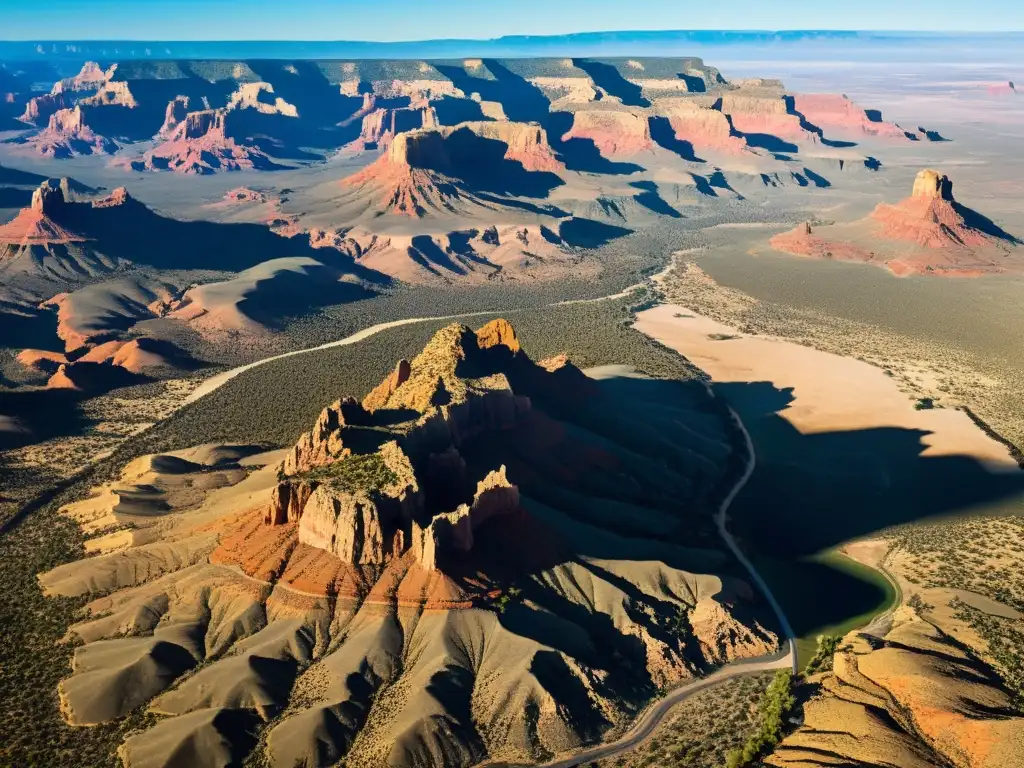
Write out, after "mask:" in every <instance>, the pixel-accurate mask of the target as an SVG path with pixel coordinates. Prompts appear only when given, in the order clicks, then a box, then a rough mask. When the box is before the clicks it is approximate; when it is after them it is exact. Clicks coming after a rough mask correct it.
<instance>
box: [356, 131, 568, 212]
mask: <svg viewBox="0 0 1024 768" xmlns="http://www.w3.org/2000/svg"><path fill="white" fill-rule="evenodd" d="M562 167H563V166H562V165H561V163H559V161H558V160H557V159H556V158H555V156H554V154H553V152H552V150H551V146H550V144H549V143H548V139H547V134H546V132H545V131H544V129H543V128H541V127H540V126H539V125H536V124H528V123H509V122H504V123H503V122H477V123H462V124H460V125H458V126H455V127H452V128H448V127H438V128H430V129H420V130H416V131H408V132H405V133H400V134H398V135H397V136H395V137H394V140H393V141H392V142H391V144H390V146H389V147H388V149H387V151H386V152H385V153H384V154H383V155H382V156H381V157H380V158H378V159H377V160H376V161H374V162H373V163H371V164H370V165H369V166H367V167H366V168H364V169H363V170H362V171H360V172H358V173H357V174H355V175H353V176H350V177H348V178H346V179H344V180H343V182H342V183H343V185H344V186H346V187H349V188H351V189H355V190H358V191H359V193H360V195H367V196H369V197H368V202H369V204H370V205H374V206H375V207H376V208H377V210H379V212H380V213H396V214H402V215H406V216H414V217H422V216H425V215H427V214H428V213H431V212H433V213H444V212H448V213H455V212H457V211H460V210H466V209H467V208H470V209H471V208H491V209H493V208H495V207H496V205H497V203H496V202H495V201H490V200H485V199H483V198H482V197H481V196H480V194H481V193H487V192H491V193H496V194H507V195H511V196H527V197H544V196H546V195H547V193H548V192H549V191H550V190H551V189H553V188H554V187H556V186H559V185H561V184H562V183H563V182H562V180H561V179H560V178H559V177H558V176H557V175H555V173H554V171H557V170H560V169H561V168H562Z"/></svg>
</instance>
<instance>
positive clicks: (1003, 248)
mask: <svg viewBox="0 0 1024 768" xmlns="http://www.w3.org/2000/svg"><path fill="white" fill-rule="evenodd" d="M770 243H771V246H772V247H773V248H775V249H776V250H779V251H783V252H786V253H791V254H794V255H799V256H814V257H818V258H829V259H837V260H843V261H863V262H868V263H873V264H878V265H880V266H885V267H886V268H888V269H889V271H891V272H893V273H895V274H898V275H908V274H937V275H954V276H955V275H959V276H971V275H978V274H984V273H986V272H1002V271H1005V269H1007V268H1010V267H1013V266H1015V262H1007V261H1006V258H1005V256H1006V254H1007V253H1009V252H1010V249H1011V248H1013V247H1014V246H1017V245H1020V241H1019V240H1018V239H1017V238H1016V237H1014V236H1013V235H1010V234H1009V233H1007V232H1005V231H1004V230H1002V229H1000V228H999V227H998V226H997V225H996V224H994V223H993V222H992V221H990V220H989V219H987V218H985V217H984V216H982V215H981V214H979V213H977V212H976V211H972V210H971V209H969V208H967V207H965V206H963V205H961V204H960V203H958V202H957V201H956V200H955V199H954V197H953V184H952V182H951V181H950V179H949V177H947V176H945V175H943V174H941V173H939V172H938V171H934V170H923V171H921V172H920V173H918V174H917V177H916V178H915V179H914V185H913V188H912V190H911V195H910V197H908V198H906V199H905V200H902V201H901V202H899V203H896V204H893V205H890V204H887V203H880V204H879V205H878V206H877V207H876V208H875V210H874V211H873V212H872V213H871V215H870V216H868V217H867V218H866V219H863V220H862V221H859V222H854V223H852V224H838V225H830V226H824V227H812V225H811V224H810V223H807V224H803V225H801V226H799V227H797V228H796V229H794V230H792V231H791V232H786V233H783V234H779V235H775V236H774V237H772V238H771V241H770Z"/></svg>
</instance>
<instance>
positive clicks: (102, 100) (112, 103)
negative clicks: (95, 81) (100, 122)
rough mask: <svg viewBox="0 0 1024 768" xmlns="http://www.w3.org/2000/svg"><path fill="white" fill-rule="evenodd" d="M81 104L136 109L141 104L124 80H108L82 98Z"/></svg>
mask: <svg viewBox="0 0 1024 768" xmlns="http://www.w3.org/2000/svg"><path fill="white" fill-rule="evenodd" d="M79 103H80V104H86V105H89V106H93V107H127V108H128V109H135V108H136V107H137V106H139V102H138V101H136V99H135V95H134V94H133V93H132V91H131V88H130V87H129V85H128V83H127V82H126V81H124V80H106V81H104V82H103V83H102V84H101V85H100V88H99V90H97V91H96V93H94V94H93V95H92V96H87V97H86V98H84V99H82V100H81V101H80V102H79Z"/></svg>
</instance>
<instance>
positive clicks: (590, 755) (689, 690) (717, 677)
mask: <svg viewBox="0 0 1024 768" xmlns="http://www.w3.org/2000/svg"><path fill="white" fill-rule="evenodd" d="M729 414H730V415H731V416H732V418H733V420H734V422H735V425H736V427H737V428H738V429H739V431H740V434H741V435H742V436H743V442H744V443H745V445H746V450H747V463H746V466H745V467H744V469H743V474H742V475H741V476H740V478H739V480H737V481H736V483H735V485H733V487H732V489H731V490H730V491H729V493H728V495H726V497H725V498H724V499H723V500H722V503H721V505H719V507H718V512H717V513H716V514H715V525H716V526H717V528H718V533H719V535H720V536H721V537H722V540H723V541H724V542H725V545H726V546H727V547H728V548H729V550H730V551H731V552H732V553H733V555H735V556H736V559H737V560H739V562H740V563H741V564H742V565H743V567H744V568H745V569H746V570H747V573H748V574H749V576H750V578H751V580H752V581H753V582H754V583H755V584H756V585H757V586H758V588H759V589H760V590H761V592H762V594H764V596H765V599H766V600H767V601H768V604H769V605H770V606H771V608H772V610H773V611H774V612H775V616H776V619H777V620H778V623H779V627H780V629H781V630H782V633H783V635H784V638H785V645H784V647H783V648H782V649H780V650H779V651H778V653H775V654H773V655H771V656H759V657H758V658H755V659H742V660H740V661H734V662H732V663H730V664H726V665H725V666H723V667H720V668H719V669H717V670H715V671H714V672H712V673H711V674H710V675H707V676H705V677H702V678H700V679H699V680H693V681H691V682H689V683H686V684H685V685H681V686H679V687H678V688H674V689H672V690H671V691H670V692H669V693H668V694H667V695H666V696H665V697H664V698H662V699H658V700H657V701H656V702H654V703H652V704H651V705H650V706H649V707H648V708H647V709H646V710H644V712H643V713H641V715H640V716H639V717H638V718H637V719H636V721H635V722H634V723H633V725H632V726H631V727H630V729H629V730H628V731H626V733H625V734H623V735H622V736H621V737H620V738H618V739H616V740H615V741H612V742H608V743H606V744H598V745H596V746H593V747H589V748H588V749H585V750H583V751H581V752H577V753H576V754H575V755H573V756H572V757H563V758H559V759H557V760H553V761H550V762H547V763H538V764H536V766H535V768H574V766H579V765H582V764H584V763H589V762H592V761H594V760H603V759H605V758H609V757H615V756H616V755H620V754H622V753H623V752H628V751H630V750H631V749H634V748H635V747H636V746H637V745H639V744H640V743H642V742H643V741H645V740H646V739H648V738H649V737H650V736H651V735H652V734H653V733H654V731H655V729H656V728H657V727H658V726H659V725H660V724H661V721H662V720H664V718H665V715H667V714H668V713H669V712H671V711H672V709H673V708H674V707H675V706H676V705H678V704H680V703H682V702H683V701H685V700H686V699H688V698H689V697H690V696H692V695H693V694H695V693H698V692H700V691H703V690H706V689H708V688H711V687H713V686H716V685H718V684H719V683H723V682H725V681H726V680H729V679H731V678H734V677H739V676H740V675H752V674H756V673H758V672H767V671H770V670H774V669H789V670H790V671H792V672H793V673H796V671H797V656H796V638H795V637H794V636H793V629H792V627H791V626H790V624H789V620H788V619H787V618H786V614H785V613H784V612H783V610H782V606H781V605H779V602H778V601H777V600H776V599H775V596H774V595H773V594H772V591H771V589H769V588H768V584H767V583H766V582H765V580H764V579H763V578H761V574H759V573H758V572H757V569H756V568H754V564H753V563H751V562H750V560H749V558H747V556H746V555H745V554H743V551H742V550H741V549H740V548H739V546H738V545H737V544H736V541H735V540H734V539H733V537H732V534H731V533H729V529H728V527H727V526H726V520H727V517H728V512H729V507H730V506H731V505H732V502H733V501H734V500H735V499H736V496H737V495H739V492H740V491H741V490H743V487H744V486H745V485H746V484H747V481H748V480H749V479H750V476H751V475H752V474H753V473H754V467H755V464H756V458H755V455H754V444H753V442H752V441H751V439H750V433H749V432H747V428H746V427H745V426H744V425H743V421H742V420H741V419H740V417H739V415H738V414H737V413H736V411H734V410H733V409H732V408H729ZM477 768H525V767H524V766H523V765H522V764H518V763H506V762H485V763H480V764H478V766H477Z"/></svg>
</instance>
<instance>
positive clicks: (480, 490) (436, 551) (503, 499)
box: [412, 466, 522, 571]
mask: <svg viewBox="0 0 1024 768" xmlns="http://www.w3.org/2000/svg"><path fill="white" fill-rule="evenodd" d="M521 511H522V510H521V508H520V506H519V489H518V488H516V486H514V485H513V484H512V483H510V482H509V481H508V477H506V474H505V467H504V466H502V467H501V468H500V469H498V470H495V471H492V472H490V473H489V474H488V475H487V477H485V478H484V479H483V480H481V481H480V482H479V483H477V487H476V493H475V494H474V495H473V501H472V503H471V504H462V505H460V506H459V507H458V509H456V510H455V511H454V512H446V513H444V514H440V515H437V516H435V517H434V518H433V519H432V520H431V521H430V523H429V524H428V525H427V526H426V527H425V528H421V527H420V526H419V524H418V523H416V522H414V523H413V526H412V551H413V554H414V555H415V557H416V561H417V562H418V563H419V564H420V565H421V566H422V567H423V568H426V569H427V570H431V571H433V570H439V569H440V568H441V567H442V566H443V564H444V562H445V560H446V559H447V558H450V557H457V556H458V555H459V554H465V553H468V552H470V551H471V550H472V549H473V531H474V530H475V529H477V528H479V527H480V526H481V525H483V524H484V523H485V522H486V521H487V520H490V519H491V518H493V517H497V516H502V515H512V514H516V513H520V512H521Z"/></svg>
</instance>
